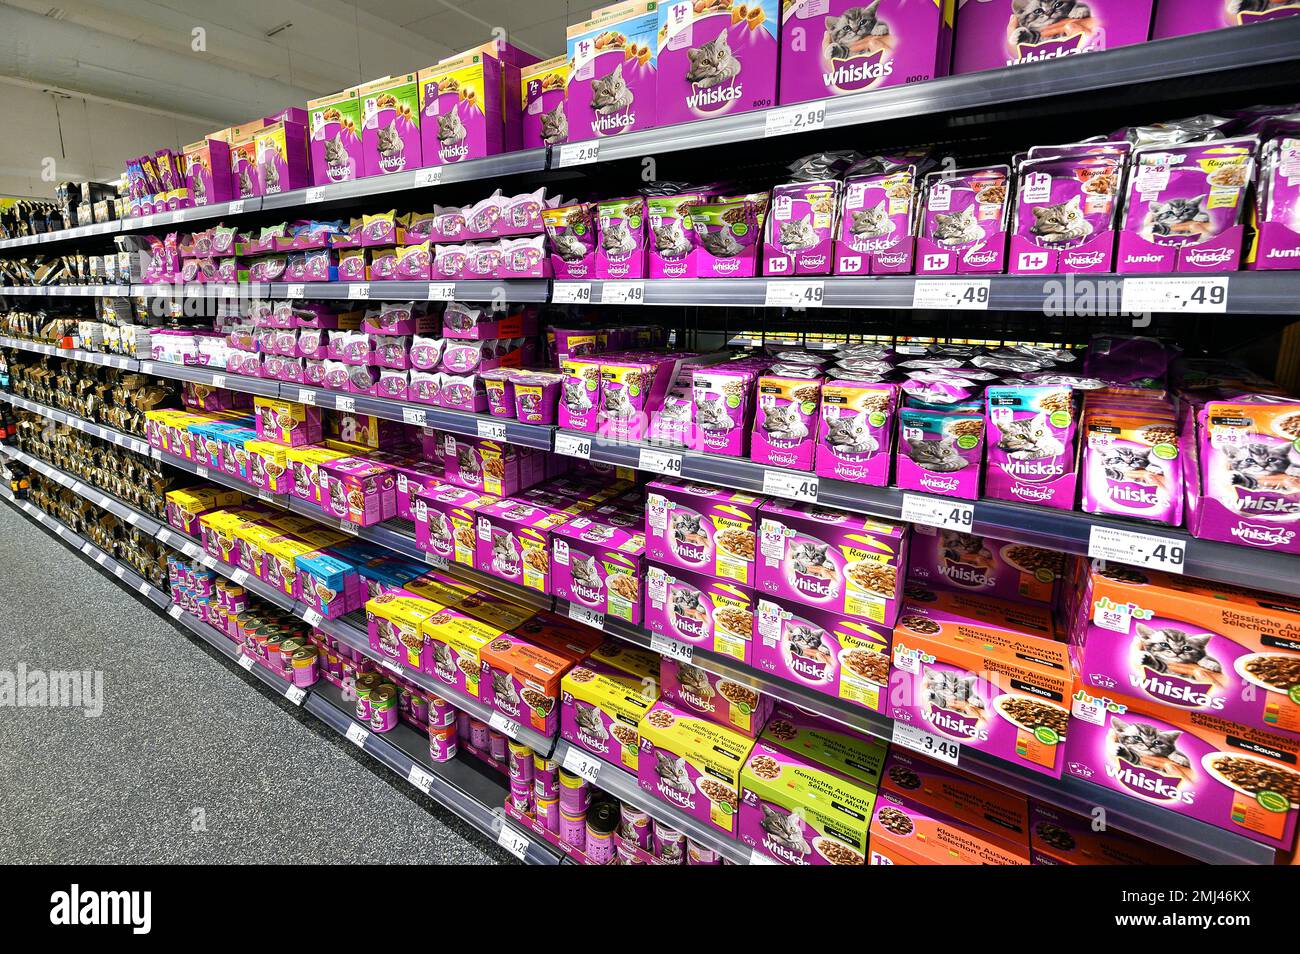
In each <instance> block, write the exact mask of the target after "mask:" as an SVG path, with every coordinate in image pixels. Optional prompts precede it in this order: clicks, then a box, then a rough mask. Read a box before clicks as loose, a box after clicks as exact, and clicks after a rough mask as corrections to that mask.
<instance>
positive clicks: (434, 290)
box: [428, 282, 456, 301]
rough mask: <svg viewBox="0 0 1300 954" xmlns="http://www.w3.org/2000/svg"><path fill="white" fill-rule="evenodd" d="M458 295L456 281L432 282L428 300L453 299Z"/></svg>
mask: <svg viewBox="0 0 1300 954" xmlns="http://www.w3.org/2000/svg"><path fill="white" fill-rule="evenodd" d="M455 297H456V283H455V282H430V283H429V292H428V300H429V301H451V300H452V299H453V298H455Z"/></svg>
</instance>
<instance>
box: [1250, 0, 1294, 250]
mask: <svg viewBox="0 0 1300 954" xmlns="http://www.w3.org/2000/svg"><path fill="white" fill-rule="evenodd" d="M1294 10H1295V11H1296V12H1300V3H1297V4H1296V5H1295V7H1294ZM1260 166H1261V171H1260V176H1259V192H1258V196H1257V202H1258V207H1259V221H1258V223H1257V225H1256V228H1257V237H1256V241H1255V248H1254V250H1253V251H1254V254H1253V255H1252V256H1251V257H1250V260H1249V262H1248V263H1247V265H1246V267H1247V268H1259V269H1272V268H1287V269H1292V268H1297V267H1300V137H1297V136H1295V135H1286V136H1278V137H1276V138H1275V139H1270V140H1269V141H1268V142H1267V143H1265V144H1264V148H1263V150H1262V151H1261V161H1260Z"/></svg>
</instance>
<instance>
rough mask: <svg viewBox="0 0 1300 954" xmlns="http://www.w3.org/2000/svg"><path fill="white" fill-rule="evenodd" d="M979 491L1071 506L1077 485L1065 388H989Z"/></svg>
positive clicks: (1073, 416) (1070, 404) (1069, 396)
mask: <svg viewBox="0 0 1300 954" xmlns="http://www.w3.org/2000/svg"><path fill="white" fill-rule="evenodd" d="M984 400H985V408H986V410H987V415H988V419H987V426H988V433H987V435H986V438H985V440H986V443H987V455H986V460H985V464H984V496H986V497H991V498H993V499H995V500H1010V501H1013V502H1019V503H1031V504H1037V505H1039V506H1043V507H1055V508H1056V509H1058V510H1073V509H1074V498H1075V491H1076V489H1077V486H1078V471H1077V467H1076V464H1077V461H1078V453H1077V451H1076V448H1075V440H1074V432H1075V426H1076V420H1077V411H1076V408H1075V403H1074V397H1073V391H1072V390H1071V389H1070V388H1069V387H1058V386H1045V387H1028V386H1023V385H1008V386H1003V387H990V388H988V389H987V390H985V392H984Z"/></svg>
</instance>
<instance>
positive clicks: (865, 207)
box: [835, 165, 918, 275]
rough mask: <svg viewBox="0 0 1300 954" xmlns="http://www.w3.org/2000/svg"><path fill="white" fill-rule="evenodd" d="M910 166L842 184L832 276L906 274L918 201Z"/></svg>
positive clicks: (912, 248)
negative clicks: (842, 193) (842, 197)
mask: <svg viewBox="0 0 1300 954" xmlns="http://www.w3.org/2000/svg"><path fill="white" fill-rule="evenodd" d="M916 190H917V170H916V166H912V165H909V166H904V167H903V168H901V169H897V170H895V171H892V172H887V173H883V174H880V175H864V176H853V177H851V178H849V179H846V180H845V181H844V200H843V205H842V207H841V209H840V220H839V225H838V227H837V229H836V232H835V274H836V275H890V274H905V273H907V272H910V271H911V270H912V261H913V253H914V251H915V235H916V212H917V208H918V201H917V196H916Z"/></svg>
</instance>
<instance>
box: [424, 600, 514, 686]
mask: <svg viewBox="0 0 1300 954" xmlns="http://www.w3.org/2000/svg"><path fill="white" fill-rule="evenodd" d="M420 631H421V632H422V633H423V634H424V637H425V639H426V640H427V641H428V650H427V652H426V660H427V664H426V665H425V667H424V671H425V672H427V673H429V675H431V676H434V677H435V678H437V679H438V680H439V681H440V682H441V683H442V684H443V685H445V686H446V687H447V688H448V689H449V690H452V691H454V692H458V693H461V694H462V695H466V696H470V697H471V698H474V699H480V698H482V695H481V691H480V690H481V687H480V686H479V676H480V673H481V672H482V670H483V662H482V659H481V657H480V653H481V652H482V651H483V647H484V646H486V645H487V644H488V643H490V642H492V640H494V639H496V638H497V637H499V636H500V635H501V630H500V629H498V628H497V627H495V626H493V625H492V624H491V623H485V622H483V621H482V620H480V619H475V618H474V617H472V616H470V615H468V614H467V613H463V612H461V611H460V610H458V609H453V608H447V609H442V610H439V611H438V612H437V613H434V614H433V615H432V616H430V617H429V618H428V619H426V620H425V621H424V622H423V623H421V624H420Z"/></svg>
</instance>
